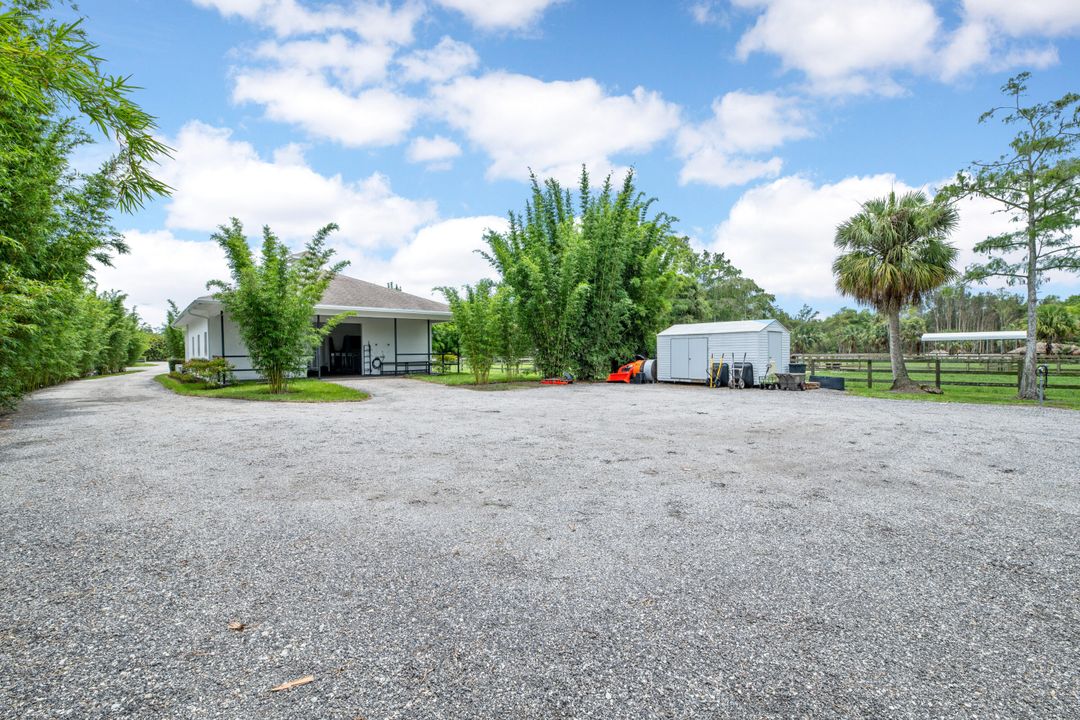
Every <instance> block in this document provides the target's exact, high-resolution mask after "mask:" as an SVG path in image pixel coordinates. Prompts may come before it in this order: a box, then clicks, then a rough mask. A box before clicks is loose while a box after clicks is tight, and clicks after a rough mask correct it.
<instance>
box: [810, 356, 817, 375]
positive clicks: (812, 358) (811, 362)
mask: <svg viewBox="0 0 1080 720" xmlns="http://www.w3.org/2000/svg"><path fill="white" fill-rule="evenodd" d="M814 362H815V359H814V356H813V355H811V356H810V374H811V375H816V374H817V373H815V372H814V368H815V364H814Z"/></svg>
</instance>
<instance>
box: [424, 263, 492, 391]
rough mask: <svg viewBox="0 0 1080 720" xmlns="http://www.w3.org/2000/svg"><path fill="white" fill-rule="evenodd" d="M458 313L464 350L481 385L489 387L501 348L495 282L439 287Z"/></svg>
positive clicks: (459, 332) (456, 320) (456, 314)
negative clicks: (460, 286)
mask: <svg viewBox="0 0 1080 720" xmlns="http://www.w3.org/2000/svg"><path fill="white" fill-rule="evenodd" d="M438 290H439V291H441V292H442V294H443V295H445V296H446V301H447V303H449V304H450V310H451V312H453V313H454V325H455V326H456V327H457V330H458V335H459V337H460V342H461V351H462V353H464V355H465V357H466V359H467V360H468V363H469V371H470V372H472V374H473V379H474V380H475V381H476V384H477V385H486V384H487V381H488V376H489V374H490V373H491V366H492V364H493V363H494V361H495V355H496V353H497V352H498V348H499V312H498V307H497V301H496V296H495V283H493V282H491V281H490V280H481V281H479V282H478V283H476V285H465V286H464V288H462V290H463V292H458V290H457V288H452V287H441V288H438Z"/></svg>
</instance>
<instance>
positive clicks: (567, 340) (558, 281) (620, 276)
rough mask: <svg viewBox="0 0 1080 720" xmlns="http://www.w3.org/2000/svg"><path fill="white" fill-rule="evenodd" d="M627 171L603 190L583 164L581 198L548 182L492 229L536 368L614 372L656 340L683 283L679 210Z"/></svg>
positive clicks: (495, 258) (588, 374)
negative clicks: (657, 206) (502, 226)
mask: <svg viewBox="0 0 1080 720" xmlns="http://www.w3.org/2000/svg"><path fill="white" fill-rule="evenodd" d="M653 204H654V201H653V200H651V199H648V198H646V197H645V196H644V195H642V194H641V193H640V192H638V190H637V188H636V186H635V185H634V175H633V173H632V172H630V173H627V175H626V177H625V179H624V181H623V184H622V186H621V188H619V189H617V190H616V189H615V188H614V187H613V186H612V184H611V181H610V178H608V179H607V180H606V181H605V183H604V185H603V186H602V187H601V189H600V191H599V192H596V191H594V190H593V189H592V188H591V187H590V185H589V175H588V172H587V171H586V170H585V169H584V168H583V169H582V174H581V181H580V185H579V190H578V196H577V204H576V206H575V202H574V198H573V197H572V196H571V193H570V192H569V191H568V190H564V189H563V188H562V187H561V186H560V185H559V183H558V182H557V181H555V180H553V179H548V180H546V181H545V182H544V183H543V185H542V186H541V184H540V182H539V181H538V180H537V178H536V177H535V176H533V178H532V196H531V199H530V200H529V202H527V203H526V205H525V211H524V213H522V214H520V215H519V214H516V213H510V228H509V230H508V231H507V232H505V233H499V232H493V231H491V232H488V233H487V235H486V236H485V238H484V239H485V243H486V244H487V246H488V248H487V251H486V252H485V254H484V255H485V257H486V258H487V259H488V261H489V262H491V264H492V265H493V266H494V267H495V269H496V270H498V271H499V273H500V274H501V275H502V282H503V284H504V285H506V286H507V287H508V288H509V290H510V292H511V293H512V295H513V297H514V300H515V302H516V304H517V306H518V309H519V313H520V314H519V317H520V319H521V325H522V329H523V331H524V332H525V334H526V336H527V337H528V339H529V345H531V347H532V350H533V353H534V357H535V360H536V365H537V368H538V369H539V370H540V371H541V372H542V373H544V374H545V375H560V374H562V373H563V372H566V371H571V372H573V373H574V374H575V375H577V376H578V377H581V378H583V379H591V378H599V377H603V376H605V375H607V373H608V372H610V370H611V368H612V367H613V366H615V365H617V364H618V363H620V362H623V361H625V360H626V359H627V358H629V357H632V356H633V355H635V354H638V353H648V352H650V351H652V350H654V349H655V343H656V333H657V332H658V331H659V330H661V329H662V328H663V327H664V324H665V323H666V322H667V320H668V316H669V312H670V309H671V306H672V300H673V298H674V297H675V294H676V291H677V275H678V270H677V262H678V258H679V256H680V253H681V252H683V251H684V250H685V248H686V239H685V238H682V237H677V236H676V235H675V234H674V233H673V231H672V227H673V224H674V222H675V219H674V218H672V217H670V216H668V215H665V214H664V213H653V212H652V205H653Z"/></svg>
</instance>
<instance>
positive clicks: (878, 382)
mask: <svg viewBox="0 0 1080 720" xmlns="http://www.w3.org/2000/svg"><path fill="white" fill-rule="evenodd" d="M817 374H818V375H826V376H829V377H842V378H844V379H845V380H846V383H845V386H846V388H847V391H848V392H850V393H851V394H852V395H860V396H863V397H876V398H888V399H891V400H922V401H925V402H964V403H977V404H984V405H1038V403H1037V402H1033V401H1031V400H1020V399H1018V398H1017V397H1016V375H1014V374H1012V373H1002V374H992V375H964V374H963V373H962V372H960V368H955V369H954V368H947V366H946V365H944V364H942V368H941V380H942V382H949V381H955V382H986V383H1007V384H1008V385H1009V386H1008V387H967V386H957V385H942V387H941V391H942V394H941V395H934V394H931V393H894V392H891V391H890V390H889V385H891V384H892V373H891V372H890V371H889V366H888V364H885V363H883V364H882V366H881V369H880V370H879V369H878V364H877V362H876V361H875V362H874V387H872V388H869V387H867V386H866V372H865V371H862V372H844V371H838V370H818V372H817ZM908 374H909V375H910V376H911V378H912V380H914V381H915V382H918V383H920V384H923V385H929V386H931V387H933V385H934V371H933V370H929V371H927V370H924V369H921V368H914V367H913V368H909V370H908ZM1055 383H1061V384H1062V385H1077V386H1080V377H1075V376H1073V377H1066V376H1055V375H1054V374H1053V368H1051V374H1050V385H1051V387H1050V388H1048V389H1047V391H1046V405H1047V406H1049V407H1060V408H1069V409H1071V410H1080V390H1063V389H1055V388H1053V387H1052V386H1053V385H1054V384H1055Z"/></svg>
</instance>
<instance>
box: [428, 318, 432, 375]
mask: <svg viewBox="0 0 1080 720" xmlns="http://www.w3.org/2000/svg"><path fill="white" fill-rule="evenodd" d="M427 371H428V375H430V374H431V321H430V320H428V321H427Z"/></svg>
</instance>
